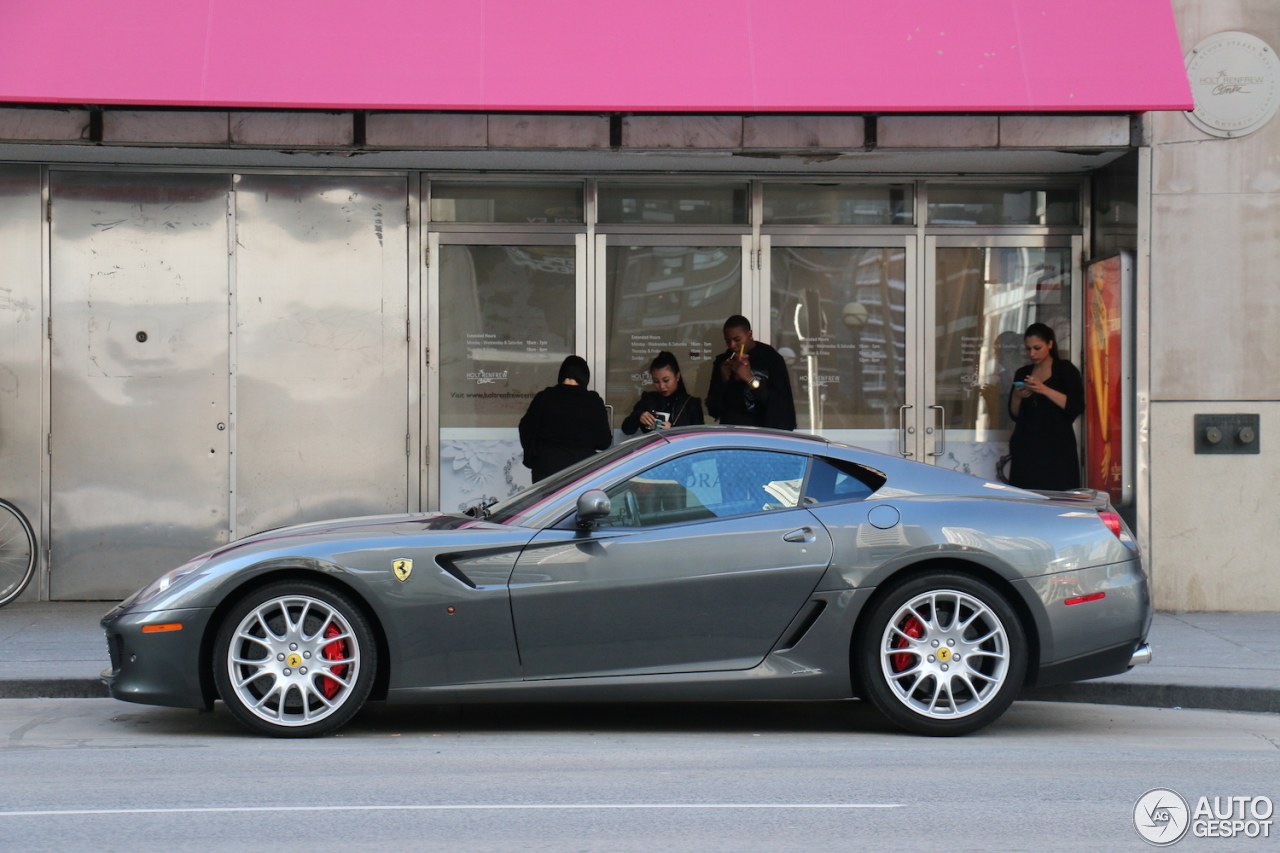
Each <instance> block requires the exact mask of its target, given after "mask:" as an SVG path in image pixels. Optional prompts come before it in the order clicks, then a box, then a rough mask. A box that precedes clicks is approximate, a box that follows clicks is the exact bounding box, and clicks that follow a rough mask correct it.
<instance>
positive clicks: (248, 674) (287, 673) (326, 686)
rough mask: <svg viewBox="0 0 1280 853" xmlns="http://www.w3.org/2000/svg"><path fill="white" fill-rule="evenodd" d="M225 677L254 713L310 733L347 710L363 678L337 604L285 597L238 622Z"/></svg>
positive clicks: (354, 644)
mask: <svg viewBox="0 0 1280 853" xmlns="http://www.w3.org/2000/svg"><path fill="white" fill-rule="evenodd" d="M227 672H228V674H229V675H230V676H231V685H232V688H233V689H234V690H235V692H236V698H237V699H239V700H240V702H241V704H243V705H244V707H245V709H246V710H248V711H249V712H250V713H252V714H254V715H255V716H257V717H260V718H261V719H263V720H265V721H267V722H269V723H272V724H274V725H278V726H306V725H311V724H312V723H316V722H319V721H320V720H323V719H325V718H326V717H328V716H329V715H331V714H333V713H334V712H335V711H337V710H338V709H339V708H341V707H342V706H343V705H344V704H345V703H346V701H347V698H348V697H349V696H350V695H351V692H352V689H353V687H354V685H355V684H356V680H357V679H358V678H359V675H360V646H359V642H358V641H357V639H356V636H355V633H354V632H353V631H352V630H351V626H350V625H349V624H348V622H347V620H346V619H345V618H344V617H343V615H342V612H341V611H339V610H338V609H336V608H335V607H333V606H332V605H331V604H328V603H327V602H324V601H322V600H320V599H318V598H312V597H311V596H308V595H288V596H281V597H279V598H273V599H271V600H270V601H266V602H264V603H262V604H260V605H258V606H257V607H255V608H254V609H253V610H251V611H250V612H249V613H248V615H246V616H245V617H244V619H242V620H240V624H239V625H238V626H236V630H235V634H233V635H232V638H231V644H230V646H229V647H228V651H227Z"/></svg>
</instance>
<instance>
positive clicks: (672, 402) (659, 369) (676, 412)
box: [622, 350, 705, 435]
mask: <svg viewBox="0 0 1280 853" xmlns="http://www.w3.org/2000/svg"><path fill="white" fill-rule="evenodd" d="M649 378H650V379H652V380H653V390H652V391H645V392H644V393H643V394H641V395H640V402H638V403H636V405H635V408H633V409H632V410H631V414H629V415H627V417H626V420H624V421H623V422H622V431H623V432H624V433H626V434H627V435H634V434H635V432H636V430H640V429H642V430H644V431H645V432H650V431H652V430H655V429H669V428H671V427H673V426H701V425H702V424H703V423H705V421H703V419H702V401H701V400H699V399H698V398H697V397H690V396H689V392H688V391H686V390H685V388H684V380H683V379H681V378H680V364H679V363H678V362H677V361H676V357H675V356H674V355H672V354H671V353H669V352H666V351H665V350H664V351H663V352H660V353H658V355H657V357H656V358H654V360H653V362H652V363H651V364H650V365H649Z"/></svg>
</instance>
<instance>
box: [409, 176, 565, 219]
mask: <svg viewBox="0 0 1280 853" xmlns="http://www.w3.org/2000/svg"><path fill="white" fill-rule="evenodd" d="M582 210H583V206H582V184H578V183H571V184H521V183H504V184H496V183H471V182H466V183H462V182H459V183H445V182H443V181H432V182H431V221H433V222H506V223H509V224H517V225H518V224H539V223H552V224H554V223H569V224H571V223H579V222H582Z"/></svg>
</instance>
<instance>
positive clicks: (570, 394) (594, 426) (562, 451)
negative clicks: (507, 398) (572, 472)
mask: <svg viewBox="0 0 1280 853" xmlns="http://www.w3.org/2000/svg"><path fill="white" fill-rule="evenodd" d="M612 443H613V431H612V430H611V429H609V415H608V413H607V412H606V411H605V408H604V401H603V400H601V399H600V395H599V394H597V393H596V392H595V391H592V390H590V389H587V388H583V387H581V386H578V385H552V386H551V387H550V388H544V389H542V390H541V391H539V392H538V394H537V396H535V397H534V398H533V400H531V401H530V402H529V409H528V411H526V412H525V413H524V417H523V418H521V419H520V446H521V447H522V448H524V466H525V467H526V468H530V469H532V471H533V481H534V482H535V483H536V482H538V481H539V480H544V479H546V478H547V477H550V476H551V475H552V474H554V473H556V472H557V471H559V470H561V469H563V468H568V467H569V466H570V465H572V464H574V463H575V462H581V461H582V460H583V459H586V458H587V457H588V456H590V455H592V454H593V453H595V452H596V451H597V450H606V449H608V447H609V445H610V444H612Z"/></svg>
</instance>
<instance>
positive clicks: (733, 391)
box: [707, 341, 796, 429]
mask: <svg viewBox="0 0 1280 853" xmlns="http://www.w3.org/2000/svg"><path fill="white" fill-rule="evenodd" d="M731 355H733V351H732V350H730V351H728V352H724V353H721V354H720V355H718V356H716V363H715V365H714V366H713V367H712V369H711V387H710V388H709V389H708V390H707V411H708V412H709V413H710V414H711V417H713V418H715V419H717V420H718V421H720V423H722V424H739V425H741V426H763V427H773V428H774V429H795V428H796V406H795V402H794V401H793V400H792V399H791V377H789V376H788V375H787V362H786V360H784V359H783V357H782V356H781V355H780V354H779V353H778V351H777V350H776V349H774V348H773V347H771V346H769V345H768V344H764V343H760V342H759V341H756V345H755V346H754V347H752V349H751V351H750V352H749V353H747V357H748V358H749V359H750V360H751V372H752V373H753V374H754V375H755V377H756V378H757V379H759V380H760V388H759V389H758V390H753V389H752V388H751V386H750V385H748V384H747V383H746V382H743V381H742V380H741V379H736V378H731V379H729V381H727V382H726V381H725V380H723V379H721V378H720V365H721V364H723V363H724V362H725V360H726V359H728V358H729V357H730V356H731Z"/></svg>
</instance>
